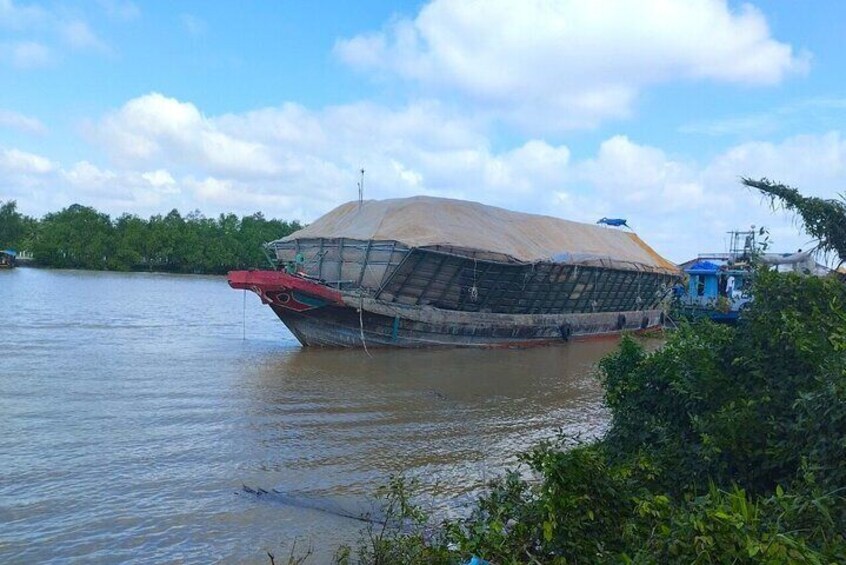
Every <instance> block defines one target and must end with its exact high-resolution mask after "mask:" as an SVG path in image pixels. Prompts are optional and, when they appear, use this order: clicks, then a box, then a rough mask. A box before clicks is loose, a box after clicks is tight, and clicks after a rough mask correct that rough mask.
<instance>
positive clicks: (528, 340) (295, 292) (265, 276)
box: [229, 271, 664, 348]
mask: <svg viewBox="0 0 846 565" xmlns="http://www.w3.org/2000/svg"><path fill="white" fill-rule="evenodd" d="M229 284H230V286H232V287H233V288H240V289H245V290H251V291H253V292H256V294H258V295H259V296H260V297H261V299H262V301H263V302H264V303H266V304H268V305H269V306H270V307H271V308H272V309H273V311H274V312H275V313H276V315H277V316H278V317H279V319H280V320H282V322H283V323H284V324H285V325H286V326H287V327H288V328H289V329H290V330H291V333H293V334H294V336H295V337H296V338H297V340H298V341H299V342H300V343H301V344H303V345H304V346H308V347H341V348H362V347H368V348H370V347H374V348H375V347H398V348H427V347H527V346H534V345H545V344H551V343H561V342H565V341H568V340H571V339H583V338H589V337H599V336H606V335H613V334H617V333H620V332H622V331H637V330H648V329H650V328H656V327H658V326H660V325H661V324H662V323H663V318H664V315H663V312H662V311H661V310H659V309H651V310H638V311H629V312H595V313H570V314H497V313H484V312H461V311H453V310H444V309H439V308H435V307H432V306H405V305H399V304H397V303H392V302H386V301H381V300H378V299H373V298H369V297H366V296H364V295H356V294H354V293H342V292H340V291H336V290H334V289H331V288H329V287H327V286H325V285H321V284H319V283H317V282H313V281H309V280H304V279H302V278H301V277H297V276H292V275H288V274H285V273H281V272H277V271H237V272H233V273H230V276H229Z"/></svg>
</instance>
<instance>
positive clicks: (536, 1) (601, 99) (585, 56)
mask: <svg viewBox="0 0 846 565" xmlns="http://www.w3.org/2000/svg"><path fill="white" fill-rule="evenodd" d="M335 51H336V53H337V54H338V56H339V57H340V58H341V59H342V60H344V61H346V62H347V63H349V64H351V65H353V66H355V67H358V68H361V69H365V70H375V71H377V72H381V73H387V74H396V75H398V76H400V77H403V78H405V79H409V80H413V81H416V82H417V83H419V84H422V85H423V86H424V87H426V88H429V89H431V90H433V91H437V92H440V93H442V94H451V93H455V94H457V95H458V96H459V97H461V98H464V99H466V100H469V101H471V102H474V103H477V104H481V105H483V106H484V107H486V108H489V109H490V111H491V112H492V114H493V115H495V116H496V117H499V118H501V119H504V120H506V121H509V122H511V123H516V124H518V125H520V126H522V127H524V128H525V129H527V130H529V131H551V130H561V129H568V128H578V127H592V126H595V125H596V124H598V123H599V122H601V121H602V120H606V119H609V118H620V117H625V116H628V115H629V114H630V113H631V111H632V105H633V103H634V101H635V99H636V98H637V95H638V93H639V92H640V91H641V90H642V89H643V88H645V87H647V86H649V85H652V84H658V83H664V82H668V81H674V80H712V81H720V82H728V83H740V84H751V85H768V84H775V83H778V82H781V81H782V80H783V79H784V78H785V77H786V76H787V75H788V74H790V73H793V72H802V71H804V70H806V69H807V66H808V61H807V55H805V54H803V55H798V56H797V55H796V54H795V53H794V50H793V48H792V47H791V46H790V45H787V44H785V43H781V42H778V41H776V40H775V39H773V38H772V37H771V35H770V31H769V28H768V26H767V22H766V19H765V18H764V16H763V15H762V14H761V13H760V12H759V11H758V10H757V9H755V8H754V7H752V6H751V5H748V4H745V5H743V6H742V7H741V8H740V9H738V10H732V9H731V8H730V7H729V6H728V4H727V2H726V1H725V0H594V1H592V2H582V1H578V0H562V1H558V2H552V1H549V0H461V1H459V0H433V1H432V2H430V3H428V4H426V5H425V6H424V7H423V8H422V9H421V10H420V12H419V13H418V14H417V16H416V18H415V19H414V20H409V19H398V20H394V21H392V22H391V23H389V24H388V25H387V26H386V28H385V29H384V30H383V31H381V32H377V33H370V34H364V35H359V36H356V37H353V38H351V39H347V40H341V41H339V42H337V44H336V46H335Z"/></svg>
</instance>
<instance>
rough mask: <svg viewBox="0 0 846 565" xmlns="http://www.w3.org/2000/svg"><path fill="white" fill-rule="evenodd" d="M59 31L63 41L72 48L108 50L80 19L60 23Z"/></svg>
mask: <svg viewBox="0 0 846 565" xmlns="http://www.w3.org/2000/svg"><path fill="white" fill-rule="evenodd" d="M61 33H62V37H63V38H64V41H65V43H67V44H68V45H69V46H70V47H72V48H73V49H92V50H95V51H103V52H107V51H109V48H108V47H107V46H106V44H105V43H104V42H103V41H102V40H100V38H98V37H97V36H96V35H95V34H94V32H93V31H91V28H90V27H89V26H88V24H87V23H86V22H84V21H82V20H71V21H68V22H64V23H62V24H61Z"/></svg>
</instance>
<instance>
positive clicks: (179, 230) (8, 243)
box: [0, 200, 302, 274]
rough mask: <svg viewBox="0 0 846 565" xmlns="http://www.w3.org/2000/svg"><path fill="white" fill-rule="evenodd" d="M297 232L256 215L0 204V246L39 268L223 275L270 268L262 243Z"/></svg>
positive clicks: (295, 224)
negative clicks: (33, 211)
mask: <svg viewBox="0 0 846 565" xmlns="http://www.w3.org/2000/svg"><path fill="white" fill-rule="evenodd" d="M300 227H302V226H301V225H300V224H299V223H298V222H296V221H293V222H287V221H283V220H275V219H272V220H269V219H266V218H265V217H264V216H263V215H262V214H261V213H256V214H253V215H251V216H243V217H241V218H239V217H238V216H236V215H235V214H221V215H220V216H218V217H217V218H206V217H204V216H203V215H202V214H201V213H200V212H199V211H194V212H191V213H189V214H187V215H186V216H182V215H181V214H180V213H179V212H178V211H177V210H172V211H171V212H169V213H168V214H166V215H164V216H162V215H155V216H151V217H150V218H149V219H144V218H140V217H138V216H134V215H131V214H123V215H121V216H120V217H118V218H117V219H114V220H113V219H112V218H110V217H109V216H108V215H107V214H103V213H101V212H98V211H97V210H95V209H94V208H91V207H88V206H82V205H79V204H74V205H72V206H68V207H67V208H65V209H63V210H61V211H59V212H53V213H50V214H47V215H45V216H44V217H43V218H41V219H40V220H39V219H35V218H31V217H28V216H25V215H23V214H21V213H20V212H18V211H17V203H16V202H15V201H14V200H10V201H7V202H0V249H6V248H12V249H18V250H27V251H29V252H31V253H32V254H33V256H34V259H35V263H36V264H37V265H40V266H43V267H54V268H69V269H70V268H74V269H94V270H113V271H164V272H176V273H206V274H222V273H226V272H227V271H230V270H234V269H244V268H250V267H261V266H266V265H267V259H266V258H265V256H264V253H263V251H262V244H263V243H265V242H267V241H271V240H273V239H277V238H279V237H284V236H286V235H288V234H290V233H293V232H294V231H296V230H298V229H300Z"/></svg>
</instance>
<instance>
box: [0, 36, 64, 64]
mask: <svg viewBox="0 0 846 565" xmlns="http://www.w3.org/2000/svg"><path fill="white" fill-rule="evenodd" d="M52 59H53V57H52V53H51V51H50V48H49V47H47V46H46V45H44V44H43V43H40V42H37V41H17V42H14V43H0V61H3V62H5V63H8V64H10V65H11V66H13V67H15V68H16V69H34V68H38V67H45V66H47V65H49V64H50V63H51V62H52Z"/></svg>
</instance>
